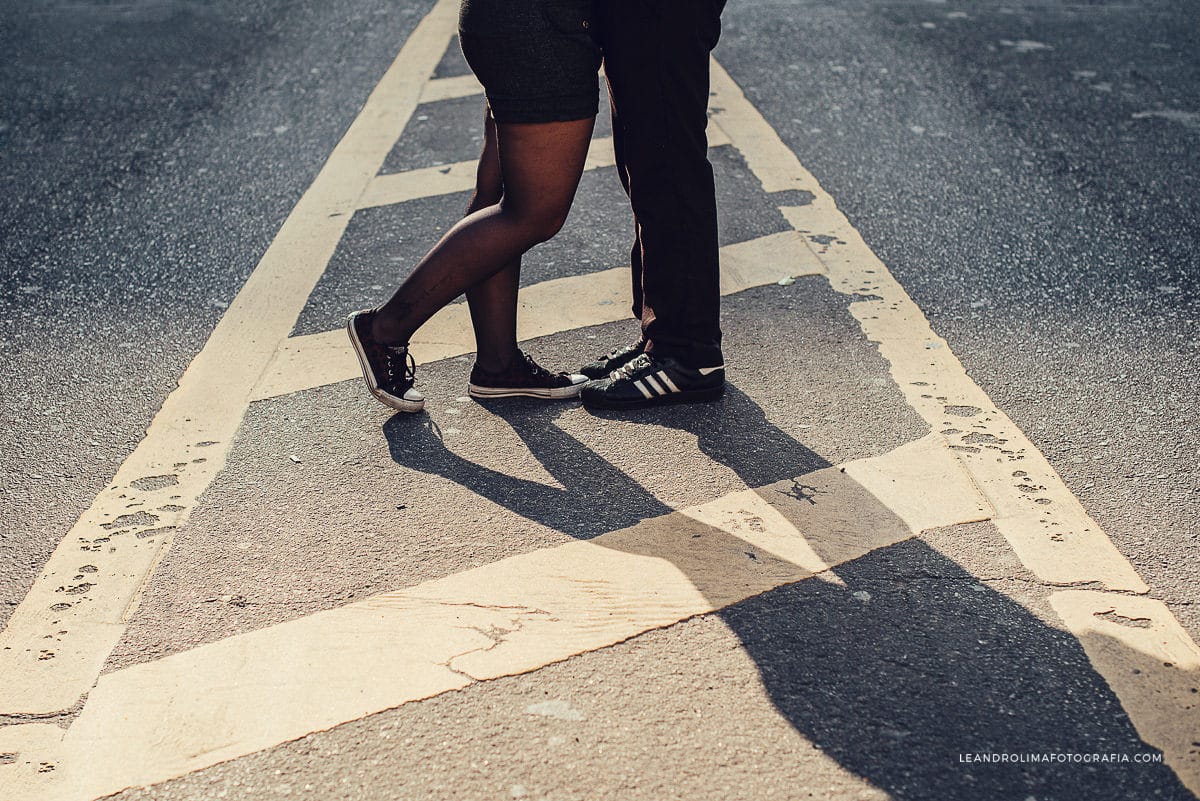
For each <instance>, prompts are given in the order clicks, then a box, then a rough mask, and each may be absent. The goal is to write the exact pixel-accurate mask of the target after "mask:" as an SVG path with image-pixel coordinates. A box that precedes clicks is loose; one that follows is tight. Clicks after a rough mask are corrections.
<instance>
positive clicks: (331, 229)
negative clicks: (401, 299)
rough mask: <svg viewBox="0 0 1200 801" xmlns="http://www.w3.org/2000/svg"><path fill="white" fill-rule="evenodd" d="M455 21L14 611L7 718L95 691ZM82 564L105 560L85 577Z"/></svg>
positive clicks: (67, 704) (340, 163) (307, 202)
mask: <svg viewBox="0 0 1200 801" xmlns="http://www.w3.org/2000/svg"><path fill="white" fill-rule="evenodd" d="M456 24H457V4H456V3H455V2H454V0H440V2H439V3H438V4H437V5H436V6H435V7H434V9H433V10H432V11H431V12H430V13H429V15H428V16H427V17H425V19H424V20H422V22H421V23H420V25H418V27H417V29H416V30H415V31H414V32H413V35H412V37H411V38H410V39H409V40H408V42H407V43H406V44H405V45H404V48H403V49H402V50H401V51H400V54H399V55H398V56H397V57H396V60H395V61H394V62H393V63H392V65H391V67H390V68H389V69H388V71H387V73H386V74H385V75H384V77H383V79H382V80H381V81H380V82H379V85H378V86H377V87H376V88H375V90H374V91H373V92H372V93H371V95H370V97H369V98H368V99H367V102H366V104H365V105H364V107H363V110H362V112H361V113H360V114H359V116H358V117H357V118H356V119H355V120H354V122H353V123H352V124H351V126H350V128H349V130H347V132H346V135H345V136H344V137H343V138H342V140H341V142H339V143H338V145H337V147H336V148H335V149H334V151H333V153H332V154H331V155H330V157H329V160H328V161H327V162H326V163H325V166H324V167H323V168H322V170H321V172H320V174H318V175H317V177H316V179H315V180H314V181H313V183H312V186H311V187H309V189H308V191H307V192H305V193H304V196H303V197H301V198H300V200H299V202H298V203H297V204H296V206H295V208H294V209H293V210H292V213H291V214H290V215H289V216H288V218H287V220H286V221H285V222H284V223H283V226H282V227H281V228H280V230H279V233H278V235H277V236H276V237H275V240H274V241H273V242H272V243H271V246H270V247H269V248H268V249H267V252H266V253H265V254H264V255H263V257H262V260H261V261H260V262H259V264H258V266H257V267H256V268H255V270H254V272H253V273H252V274H251V276H250V278H249V280H247V281H246V284H245V286H243V287H242V290H241V291H240V292H239V293H238V295H237V297H236V298H235V299H234V301H233V303H232V304H231V305H230V307H229V310H228V311H227V312H226V313H225V315H224V317H222V318H221V321H220V322H219V323H218V324H217V327H216V328H215V329H214V330H213V333H212V335H211V336H210V337H209V340H208V342H207V343H206V344H205V346H204V348H203V350H201V351H200V353H199V355H197V356H196V358H195V360H194V361H193V362H192V364H191V365H190V366H189V367H188V369H187V371H186V372H185V373H184V375H183V377H182V378H181V379H180V381H179V388H178V389H176V390H175V391H174V392H173V393H172V394H171V395H170V397H168V398H167V400H166V402H165V403H164V404H163V407H162V409H161V410H160V411H159V413H158V414H157V415H156V416H155V418H154V421H153V422H152V423H151V424H150V427H149V428H148V429H147V431H146V437H145V439H143V440H142V441H141V443H139V445H138V446H137V448H136V449H135V450H134V452H133V453H132V454H130V455H129V457H128V458H127V459H126V460H125V462H124V463H123V464H122V465H121V466H120V468H118V470H117V474H116V476H115V477H114V478H113V481H112V483H111V484H110V485H109V488H108V489H106V490H105V491H104V492H102V493H101V494H100V495H99V496H97V497H96V499H95V501H94V502H93V503H92V505H91V507H90V508H89V509H88V510H87V511H86V512H84V513H83V515H82V516H81V517H80V518H79V520H78V522H76V524H75V525H74V527H72V529H71V531H70V532H69V533H68V534H67V535H66V537H65V538H64V539H63V540H62V542H61V543H60V544H59V546H58V548H57V549H56V550H55V552H54V554H53V555H52V556H51V557H50V559H49V561H48V562H47V564H46V566H45V567H44V568H43V570H42V572H41V574H40V575H39V576H38V578H37V579H36V580H35V582H34V584H33V587H32V589H31V590H30V592H29V594H28V595H27V596H26V598H25V599H24V600H23V601H22V602H21V604H20V606H18V607H17V609H16V610H15V611H14V612H13V615H12V618H11V619H10V620H9V622H8V625H7V627H6V628H5V630H4V632H3V634H0V676H3V677H4V680H3V681H2V682H0V714H51V713H56V712H60V711H62V710H67V709H70V708H72V707H73V706H75V704H76V703H78V701H79V699H80V698H82V697H83V696H84V695H85V694H87V692H88V691H89V690H90V689H91V687H92V684H93V683H94V682H95V680H96V677H97V676H98V675H99V674H100V670H101V668H102V666H103V664H104V660H105V659H107V658H108V655H109V653H111V651H112V649H113V647H115V645H116V644H117V641H118V640H119V639H120V637H121V635H122V633H123V632H124V631H125V624H126V621H127V620H128V617H129V615H130V614H132V612H133V610H134V609H135V608H136V606H137V602H138V598H139V593H140V588H141V586H142V584H143V582H144V581H145V580H146V579H147V577H148V576H149V574H150V573H151V571H152V570H153V568H154V565H155V564H156V563H157V561H158V559H159V558H161V555H162V553H163V552H164V551H165V549H167V548H169V547H170V543H171V531H172V530H173V528H174V527H177V526H180V525H182V524H183V523H184V522H185V521H186V520H187V518H188V515H189V514H190V512H191V510H192V508H193V507H194V506H195V504H196V501H197V499H198V498H199V497H200V494H201V493H202V492H204V490H205V489H206V488H207V487H208V485H209V483H210V482H211V481H212V480H213V478H214V477H215V476H216V475H217V473H219V472H220V470H221V468H222V467H223V466H224V463H225V455H226V452H227V450H228V448H229V445H230V443H231V442H232V440H233V437H234V434H235V433H236V432H237V429H238V426H239V425H240V424H241V420H242V417H243V415H244V413H245V410H246V408H247V404H248V402H249V395H250V390H251V389H252V388H253V387H254V386H255V385H256V384H257V383H258V380H259V378H260V376H261V375H262V372H263V370H264V369H265V368H266V366H267V364H268V363H269V362H270V360H271V359H272V357H273V356H274V354H275V351H276V350H277V349H278V347H279V344H280V343H281V342H282V341H283V340H284V339H286V338H287V336H288V334H289V333H290V331H291V329H292V326H293V325H294V324H295V321H296V319H297V317H298V316H299V314H300V311H301V310H302V309H303V307H304V304H305V303H306V302H307V300H308V296H309V294H310V293H311V292H312V290H313V287H314V286H315V284H316V282H317V279H318V278H319V277H320V276H321V273H322V272H323V271H324V269H325V266H326V263H327V262H328V260H329V258H330V256H331V255H332V254H333V250H334V248H335V247H336V246H337V243H338V241H339V240H340V239H341V236H342V232H343V231H344V230H345V227H346V224H347V222H348V221H349V219H350V217H351V215H352V214H353V213H354V210H355V208H356V207H357V205H358V201H359V198H360V197H361V196H362V193H363V190H364V189H365V187H366V186H367V185H368V184H369V183H370V182H371V180H373V179H374V177H375V175H376V174H377V173H378V172H379V168H380V167H381V166H382V164H383V160H384V158H385V157H386V156H387V154H388V152H389V151H390V150H391V149H392V146H393V144H394V143H395V141H396V139H397V138H398V137H399V136H400V133H401V131H402V130H403V129H404V126H405V124H406V123H407V122H408V119H409V117H410V116H411V114H412V112H413V110H414V109H415V108H416V106H417V103H418V100H419V99H420V96H421V91H422V88H423V86H424V84H425V81H426V80H427V79H428V77H429V75H430V74H431V73H432V72H433V70H434V68H435V67H436V66H437V63H438V61H439V59H440V58H441V56H442V53H443V52H444V51H445V48H446V44H447V43H448V42H449V41H450V38H451V37H452V36H453V35H454V32H455V28H456ZM205 443H210V444H205ZM122 532H123V533H122ZM83 565H90V566H93V567H95V568H97V570H96V571H95V572H88V573H81V572H80V567H81V566H83ZM48 637H49V639H47V638H48Z"/></svg>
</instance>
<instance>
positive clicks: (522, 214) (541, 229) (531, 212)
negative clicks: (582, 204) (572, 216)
mask: <svg viewBox="0 0 1200 801" xmlns="http://www.w3.org/2000/svg"><path fill="white" fill-rule="evenodd" d="M500 205H501V208H502V209H503V210H504V212H505V213H506V214H508V215H510V217H511V218H512V220H513V222H514V223H515V224H516V225H518V226H519V227H520V228H521V230H522V231H523V232H524V233H525V235H526V236H527V238H528V239H529V240H530V243H531V245H536V244H540V243H542V242H545V241H547V240H549V239H553V238H554V236H555V235H556V234H557V233H558V232H559V231H561V230H562V227H563V225H564V224H565V223H566V222H567V214H568V213H569V212H570V211H571V206H570V204H569V203H561V204H560V203H537V204H517V203H512V202H509V201H508V199H507V198H506V199H505V200H504V201H502V202H501V204H500Z"/></svg>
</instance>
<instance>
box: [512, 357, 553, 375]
mask: <svg viewBox="0 0 1200 801" xmlns="http://www.w3.org/2000/svg"><path fill="white" fill-rule="evenodd" d="M520 353H521V355H522V356H524V357H525V364H526V365H528V366H529V372H530V373H532V374H533V375H534V376H535V377H536V378H552V377H553V376H554V374H553V373H551V372H550V371H549V370H547V369H546V368H545V367H542V366H541V365H540V364H538V363H537V362H535V361H534V360H533V357H532V356H530V355H529V354H528V353H525V352H524V351H521V352H520Z"/></svg>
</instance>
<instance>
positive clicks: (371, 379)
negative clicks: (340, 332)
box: [346, 312, 425, 413]
mask: <svg viewBox="0 0 1200 801" xmlns="http://www.w3.org/2000/svg"><path fill="white" fill-rule="evenodd" d="M358 314H360V312H355V313H354V314H351V315H350V317H349V319H347V320H346V333H347V334H349V335H350V344H351V345H352V346H353V347H354V354H355V355H356V356H358V366H359V367H360V368H362V374H363V381H364V382H365V383H366V385H367V389H368V390H370V392H371V394H372V395H374V396H375V400H377V401H379V402H380V403H382V404H383V405H384V406H387V407H388V408H389V409H395V410H396V411H398V412H409V413H412V412H420V411H423V410H424V409H425V399H424V398H421V399H420V400H409V399H407V398H398V397H396V396H395V395H393V394H391V393H390V392H385V391H384V390H382V389H380V388H379V385H378V384H376V383H375V376H374V374H373V373H372V372H371V365H370V363H369V362H368V361H367V353H366V351H365V350H364V349H363V344H362V342H360V341H359V339H358V332H357V331H355V330H354V318H355V316H357V315H358ZM409 392H415V390H409Z"/></svg>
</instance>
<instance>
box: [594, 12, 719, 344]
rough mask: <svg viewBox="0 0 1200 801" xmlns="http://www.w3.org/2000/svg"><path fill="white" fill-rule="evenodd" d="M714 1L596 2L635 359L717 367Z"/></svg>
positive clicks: (716, 14) (716, 30)
mask: <svg viewBox="0 0 1200 801" xmlns="http://www.w3.org/2000/svg"><path fill="white" fill-rule="evenodd" d="M724 7H725V0H600V1H599V2H598V3H597V4H596V14H597V21H598V23H599V24H598V26H597V27H598V30H597V36H598V38H599V41H600V44H601V47H603V49H604V68H605V73H606V74H607V76H608V85H609V93H610V95H611V98H612V116H613V145H614V147H615V150H616V156H617V170H618V172H619V174H620V177H621V184H622V186H624V188H625V192H626V193H627V194H628V195H629V201H630V205H631V206H632V208H633V216H634V245H633V251H632V253H631V255H630V259H631V264H632V267H633V314H634V316H635V317H637V318H638V319H640V320H641V322H642V332H643V335H644V336H645V338H646V342H647V350H649V351H650V352H652V353H656V354H659V355H666V356H671V357H674V358H676V359H678V360H679V361H681V362H683V363H684V364H686V365H688V366H690V367H715V366H716V365H719V364H722V363H723V360H722V356H721V326H720V301H721V289H720V265H719V263H718V255H717V203H716V192H715V188H714V185H713V171H712V165H711V164H710V163H709V161H708V139H707V136H706V135H705V129H706V128H707V126H708V115H707V110H708V92H709V75H708V63H709V53H710V52H711V51H712V49H713V48H714V47H715V46H716V44H717V40H718V39H719V38H720V35H721V11H722V10H723V9H724Z"/></svg>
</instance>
